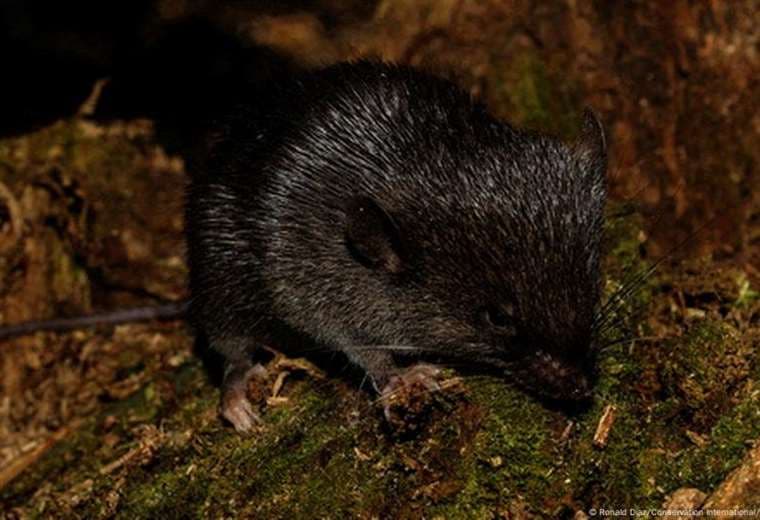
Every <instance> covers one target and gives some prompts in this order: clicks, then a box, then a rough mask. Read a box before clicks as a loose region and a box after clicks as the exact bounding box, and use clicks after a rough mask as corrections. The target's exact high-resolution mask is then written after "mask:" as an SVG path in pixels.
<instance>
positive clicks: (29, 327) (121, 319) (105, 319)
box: [0, 301, 188, 340]
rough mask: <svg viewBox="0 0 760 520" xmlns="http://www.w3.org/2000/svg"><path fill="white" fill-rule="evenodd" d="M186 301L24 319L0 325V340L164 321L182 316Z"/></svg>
mask: <svg viewBox="0 0 760 520" xmlns="http://www.w3.org/2000/svg"><path fill="white" fill-rule="evenodd" d="M187 308H188V302H187V301H180V302H172V303H165V304H162V305H154V306H149V307H135V308H132V309H119V310H114V311H110V312H101V313H97V314H90V315H88V316H77V317H75V318H56V319H52V320H38V321H26V322H23V323H18V324H16V325H7V326H0V340H5V339H9V338H15V337H18V336H26V335H27V334H33V333H35V332H67V331H71V330H76V329H85V328H89V327H95V326H98V325H116V324H119V323H129V322H137V321H150V320H157V321H168V320H176V319H179V318H183V317H184V316H185V315H186V314H187Z"/></svg>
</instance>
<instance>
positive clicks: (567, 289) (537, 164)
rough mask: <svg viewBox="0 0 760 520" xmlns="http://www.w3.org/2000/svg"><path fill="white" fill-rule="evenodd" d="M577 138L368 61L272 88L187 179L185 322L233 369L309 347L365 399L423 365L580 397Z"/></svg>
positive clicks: (596, 185) (595, 147)
mask: <svg viewBox="0 0 760 520" xmlns="http://www.w3.org/2000/svg"><path fill="white" fill-rule="evenodd" d="M586 125H587V126H586V130H585V131H584V133H583V135H582V137H581V138H580V139H579V141H578V142H577V143H573V144H565V143H563V142H561V141H559V140H557V139H555V138H553V137H550V136H546V135H541V134H537V133H532V132H528V131H524V130H519V129H516V128H514V127H512V126H510V125H508V124H506V123H503V122H500V121H497V120H495V119H493V118H492V117H491V116H490V115H488V113H487V112H486V111H485V109H484V108H483V107H482V106H481V105H479V104H477V103H475V102H473V101H472V100H471V99H470V98H469V96H468V95H467V94H466V93H464V92H462V91H461V90H460V89H458V88H457V87H455V86H454V85H453V84H451V83H449V82H447V81H445V80H441V79H437V78H434V77H432V76H429V75H427V74H424V73H421V72H418V71H415V70H413V69H410V68H406V67H397V66H391V65H383V64H376V63H358V64H343V65H338V66H334V67H330V68H328V69H325V70H323V71H319V72H315V73H311V74H308V75H305V76H303V77H301V78H299V79H298V80H294V81H292V82H289V83H285V84H279V85H276V88H273V89H272V91H271V92H269V93H268V94H265V95H263V96H257V99H255V100H251V101H250V102H247V101H244V102H243V103H241V104H240V105H239V107H238V108H237V109H236V110H234V111H233V112H232V113H231V115H230V116H229V117H227V118H225V119H223V120H222V124H221V125H220V126H219V127H218V128H217V131H216V132H215V133H214V134H213V135H212V138H211V147H210V150H211V151H210V155H209V157H208V159H207V160H206V161H205V163H203V164H202V165H200V166H199V167H198V168H197V169H196V171H195V172H194V173H193V180H192V183H191V186H190V189H189V193H188V203H187V238H188V248H189V260H190V268H191V293H192V299H191V312H190V316H191V320H192V321H193V323H194V324H195V325H196V327H198V328H199V330H201V331H202V332H203V333H204V334H205V335H206V337H207V338H208V340H209V342H210V344H211V346H212V347H214V348H216V349H217V350H219V351H220V352H221V353H222V354H223V355H224V356H225V357H226V358H227V359H228V360H232V361H233V362H234V360H235V359H240V358H241V357H244V356H246V355H247V353H246V351H248V350H251V349H254V348H256V347H257V346H258V345H260V344H262V343H267V342H272V343H274V345H275V346H278V345H279V344H282V343H287V344H288V345H290V346H292V343H293V342H295V343H296V344H298V345H301V344H303V345H306V344H314V343H316V344H317V345H319V346H325V347H329V348H333V349H337V350H339V351H342V352H343V353H345V354H346V355H347V356H348V357H349V358H350V359H352V360H353V361H354V362H356V363H357V364H359V365H360V366H362V367H363V368H364V369H365V370H367V373H368V375H369V377H370V378H371V379H372V381H373V383H374V385H375V387H376V388H382V386H383V385H384V383H385V382H387V379H388V377H389V376H390V373H391V372H392V370H393V369H394V368H395V363H394V362H393V361H392V354H393V355H394V356H395V357H398V356H409V355H412V356H415V357H424V356H425V355H426V354H430V353H433V354H434V356H433V357H435V358H441V359H444V360H445V359H450V360H451V361H452V362H453V363H461V362H465V363H467V362H471V363H472V364H481V365H486V366H490V367H494V368H495V369H497V370H499V371H501V372H502V373H506V374H507V377H509V378H510V379H512V380H514V382H516V383H518V384H520V385H522V386H524V387H526V388H529V389H532V390H533V391H535V392H536V393H538V394H541V395H544V396H546V397H548V398H570V399H576V398H578V399H580V398H583V397H585V396H586V395H587V390H588V386H589V380H590V379H591V374H592V373H593V363H594V359H593V358H594V352H595V349H594V348H593V341H594V332H595V329H594V326H595V323H598V318H595V317H596V315H597V311H598V309H599V306H598V303H599V298H600V289H601V276H600V250H601V245H600V244H601V236H602V223H603V208H604V204H605V197H606V188H605V179H604V172H605V165H606V161H605V146H604V138H603V135H602V133H601V130H600V129H599V128H598V126H596V122H595V120H594V119H593V118H592V117H589V118H587V121H586ZM595 320H596V321H595ZM373 345H375V346H378V345H384V346H389V347H388V348H384V347H375V348H373V347H372V346H373ZM394 345H396V346H410V347H413V348H412V349H411V350H410V349H405V351H403V352H402V351H400V350H399V349H396V352H393V351H392V349H391V348H390V347H392V346H394ZM358 346H364V347H358Z"/></svg>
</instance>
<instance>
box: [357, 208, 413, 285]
mask: <svg viewBox="0 0 760 520" xmlns="http://www.w3.org/2000/svg"><path fill="white" fill-rule="evenodd" d="M346 244H347V245H348V249H349V251H351V253H352V254H353V255H354V257H356V259H357V260H359V262H361V263H362V264H364V265H366V266H367V267H371V268H373V269H383V270H385V271H388V272H391V273H399V272H401V271H403V268H404V265H403V261H402V258H401V256H402V255H401V237H400V233H399V230H398V228H397V227H396V224H395V223H394V222H393V220H392V219H391V217H390V215H388V213H386V212H385V210H383V208H381V207H380V206H379V205H378V204H377V203H376V202H375V201H374V200H372V199H371V198H369V197H355V198H353V199H351V200H349V201H348V203H347V204H346Z"/></svg>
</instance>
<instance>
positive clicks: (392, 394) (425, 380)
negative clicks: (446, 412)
mask: <svg viewBox="0 0 760 520" xmlns="http://www.w3.org/2000/svg"><path fill="white" fill-rule="evenodd" d="M441 374H442V371H441V369H440V368H439V367H437V366H435V365H429V364H425V363H420V364H417V365H414V366H412V367H409V368H408V369H406V370H405V371H404V372H402V373H401V374H398V375H395V376H392V377H391V379H390V381H389V382H388V384H387V385H385V388H383V390H382V392H381V393H380V402H381V403H382V405H383V413H384V414H385V418H386V420H387V421H388V424H389V425H390V426H391V427H393V428H394V429H395V430H397V431H399V430H408V429H410V425H412V428H411V429H415V428H414V427H413V425H414V424H416V423H418V422H419V421H418V420H417V419H418V418H419V417H420V416H422V415H425V413H426V412H427V411H428V409H429V407H430V404H431V395H432V394H433V393H435V392H438V391H439V390H441V389H442V388H443V386H442V385H443V383H444V381H442V379H441ZM449 381H451V380H449Z"/></svg>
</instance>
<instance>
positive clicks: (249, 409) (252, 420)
mask: <svg viewBox="0 0 760 520" xmlns="http://www.w3.org/2000/svg"><path fill="white" fill-rule="evenodd" d="M266 377H267V371H266V369H265V368H264V367H263V366H261V365H259V364H256V365H253V366H250V367H248V368H247V369H240V368H236V369H233V370H231V371H230V372H229V373H228V374H227V375H226V376H225V378H224V383H223V384H222V399H221V403H220V405H219V408H220V410H219V411H220V413H221V415H222V417H224V418H225V419H227V420H228V421H229V422H230V424H232V426H233V427H234V428H235V430H237V431H238V432H250V431H251V430H252V429H253V427H254V426H255V425H256V424H259V423H260V422H261V418H260V417H259V414H258V412H257V411H256V410H255V409H254V405H253V403H251V400H250V399H249V398H248V382H249V381H250V380H251V378H258V379H265V378H266Z"/></svg>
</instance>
